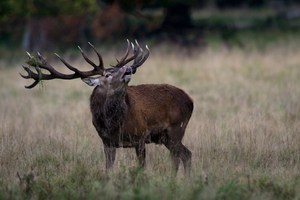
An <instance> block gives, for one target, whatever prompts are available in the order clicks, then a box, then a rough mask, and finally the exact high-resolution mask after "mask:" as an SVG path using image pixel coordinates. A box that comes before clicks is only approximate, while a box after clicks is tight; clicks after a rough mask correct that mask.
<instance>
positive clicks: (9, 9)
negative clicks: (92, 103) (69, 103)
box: [0, 0, 300, 51]
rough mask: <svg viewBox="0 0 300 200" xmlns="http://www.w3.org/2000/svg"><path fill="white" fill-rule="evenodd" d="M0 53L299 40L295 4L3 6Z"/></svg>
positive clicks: (25, 2) (156, 1)
mask: <svg viewBox="0 0 300 200" xmlns="http://www.w3.org/2000/svg"><path fill="white" fill-rule="evenodd" d="M0 9H1V10H0V26H1V29H0V49H2V51H7V50H15V49H22V50H27V51H47V50H57V49H60V50H63V49H68V48H70V47H74V46H75V45H86V44H87V42H88V41H92V42H93V43H96V45H98V44H107V45H110V44H115V43H116V42H118V41H123V42H124V39H126V38H129V39H135V38H136V39H140V40H151V41H153V42H156V43H161V42H163V43H167V42H171V43H173V44H178V45H181V46H184V47H187V48H190V47H205V46H207V45H211V44H214V43H224V44H226V45H229V46H230V45H238V46H240V47H243V46H245V45H247V43H248V42H249V41H256V42H258V43H259V42H262V41H263V43H266V42H268V41H270V40H276V39H277V38H280V37H290V35H292V36H295V37H297V35H298V32H299V27H300V18H299V16H300V1H299V0H272V1H267V0H162V1H160V0H150V1H143V0H105V1H103V0H53V1H45V0H4V1H1V2H0Z"/></svg>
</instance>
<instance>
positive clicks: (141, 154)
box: [135, 143, 146, 168]
mask: <svg viewBox="0 0 300 200" xmlns="http://www.w3.org/2000/svg"><path fill="white" fill-rule="evenodd" d="M135 152H136V156H137V159H138V162H139V166H140V167H141V168H145V165H146V148H145V143H141V144H139V145H138V146H136V147H135Z"/></svg>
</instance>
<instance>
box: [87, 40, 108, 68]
mask: <svg viewBox="0 0 300 200" xmlns="http://www.w3.org/2000/svg"><path fill="white" fill-rule="evenodd" d="M88 44H89V45H90V46H91V47H92V49H93V50H94V52H95V53H96V54H97V56H98V59H99V65H98V67H99V68H101V69H103V70H104V62H103V59H102V56H101V54H100V53H99V52H98V51H97V49H96V48H95V47H94V45H93V44H92V43H90V42H88Z"/></svg>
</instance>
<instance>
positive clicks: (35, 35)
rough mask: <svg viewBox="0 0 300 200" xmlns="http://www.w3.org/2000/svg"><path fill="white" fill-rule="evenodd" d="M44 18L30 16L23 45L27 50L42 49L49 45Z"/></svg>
mask: <svg viewBox="0 0 300 200" xmlns="http://www.w3.org/2000/svg"><path fill="white" fill-rule="evenodd" d="M44 22H45V19H44V18H29V19H28V20H27V22H26V26H25V31H24V33H23V41H22V47H23V48H24V49H25V50H27V51H41V50H44V49H45V48H46V47H47V42H48V41H47V29H46V28H45V27H44V26H45V25H44V24H47V23H44Z"/></svg>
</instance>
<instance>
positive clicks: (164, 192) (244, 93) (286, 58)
mask: <svg viewBox="0 0 300 200" xmlns="http://www.w3.org/2000/svg"><path fill="white" fill-rule="evenodd" d="M298 43H299V42H298ZM298 43H297V42H293V41H289V42H287V43H285V42H278V43H276V44H274V45H269V46H268V47H266V48H264V49H259V48H254V47H251V48H245V49H239V48H234V47H233V48H227V47H223V46H222V45H221V46H217V47H208V48H206V49H199V50H197V49H194V50H193V52H192V53H191V52H188V51H184V53H182V51H180V49H179V48H178V47H174V48H173V47H168V46H160V47H155V46H153V47H152V48H151V46H150V48H151V50H152V55H151V57H150V58H149V59H148V61H147V62H146V63H145V64H144V65H143V66H142V67H141V69H140V70H139V71H138V73H137V74H135V75H134V78H133V80H132V82H131V84H132V85H134V84H141V83H169V84H172V85H176V86H178V87H180V88H183V89H184V90H186V91H187V92H188V93H189V94H190V95H191V96H192V98H193V99H194V104H195V110H194V113H193V116H192V118H191V121H190V123H189V125H188V128H187V130H186V134H185V137H184V142H183V143H184V144H186V146H187V147H188V148H189V149H190V150H191V151H192V153H193V157H192V176H191V178H190V179H187V178H185V177H184V174H183V170H182V166H181V168H180V171H179V173H178V175H177V177H172V176H171V172H170V169H171V163H170V158H169V152H168V151H167V150H166V148H164V147H163V146H158V145H148V146H147V147H146V150H147V154H146V156H147V167H146V170H145V171H144V172H143V171H140V170H138V169H137V168H136V166H137V163H136V160H135V152H134V150H133V149H118V151H117V160H116V163H115V165H114V169H113V171H112V172H111V173H110V174H109V175H107V174H106V173H105V170H104V167H105V163H104V161H105V160H104V153H103V152H102V142H101V140H100V138H99V137H98V136H97V133H96V131H95V129H94V127H93V125H92V122H91V114H90V111H89V95H90V94H91V91H92V88H90V87H88V86H86V85H85V84H84V83H82V82H81V81H80V80H74V81H59V80H58V81H48V82H46V81H45V82H43V87H37V88H35V89H33V90H26V89H24V87H23V85H25V84H28V83H29V82H27V81H25V80H24V79H21V77H20V76H19V75H18V72H20V71H21V69H20V65H21V64H22V62H23V60H24V61H25V55H24V57H21V58H18V59H20V61H15V62H11V63H13V64H11V65H12V66H11V67H9V66H8V67H3V66H1V67H0V71H1V73H0V85H1V86H0V97H1V101H0V111H1V112H0V123H1V125H0V199H300V56H299V55H300V46H299V44H298ZM102 54H103V56H104V58H105V63H106V64H107V65H108V64H111V63H113V60H114V53H113V52H112V51H111V50H110V51H109V52H107V51H105V50H104V51H103V52H102ZM188 54H189V55H188ZM65 57H66V59H68V60H70V59H71V57H72V58H73V59H74V56H71V55H70V54H66V55H65ZM3 63H4V62H2V65H4V64H3ZM51 63H52V64H53V65H60V64H59V63H57V61H56V60H52V61H51ZM72 63H73V64H74V65H76V66H84V67H86V63H84V62H83V61H82V59H79V53H78V59H75V60H73V61H72ZM60 70H63V69H62V68H61V69H60Z"/></svg>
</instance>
